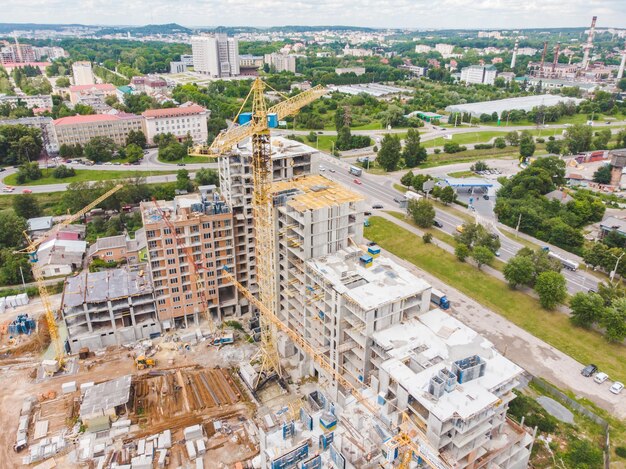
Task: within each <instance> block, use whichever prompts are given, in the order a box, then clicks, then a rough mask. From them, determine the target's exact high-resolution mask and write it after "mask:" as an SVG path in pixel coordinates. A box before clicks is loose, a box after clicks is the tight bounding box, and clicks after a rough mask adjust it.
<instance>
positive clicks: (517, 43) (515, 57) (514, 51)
mask: <svg viewBox="0 0 626 469" xmlns="http://www.w3.org/2000/svg"><path fill="white" fill-rule="evenodd" d="M518 46H519V40H517V39H515V47H513V58H512V59H511V68H515V60H516V59H517V48H518Z"/></svg>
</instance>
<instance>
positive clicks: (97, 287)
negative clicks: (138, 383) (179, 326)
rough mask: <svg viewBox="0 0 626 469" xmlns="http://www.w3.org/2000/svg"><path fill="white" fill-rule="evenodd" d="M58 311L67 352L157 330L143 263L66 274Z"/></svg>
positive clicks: (136, 337)
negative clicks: (140, 264)
mask: <svg viewBox="0 0 626 469" xmlns="http://www.w3.org/2000/svg"><path fill="white" fill-rule="evenodd" d="M61 310H62V314H63V321H64V323H65V326H66V327H67V332H68V339H67V342H68V344H69V348H70V350H71V353H78V351H79V350H80V349H81V348H82V347H88V348H89V349H91V350H98V349H101V348H104V347H107V346H109V345H124V344H128V343H133V342H136V341H137V340H141V339H148V338H150V336H151V335H153V334H158V333H159V332H161V327H160V325H159V321H158V319H157V313H156V306H155V299H154V290H153V287H152V281H151V279H150V272H149V271H147V270H146V266H145V265H142V266H133V267H132V268H129V267H126V268H121V269H109V270H104V271H102V272H88V271H85V272H83V273H81V274H79V275H76V276H74V277H68V278H67V279H66V280H65V286H64V289H63V297H62V300H61Z"/></svg>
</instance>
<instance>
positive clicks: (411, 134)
mask: <svg viewBox="0 0 626 469" xmlns="http://www.w3.org/2000/svg"><path fill="white" fill-rule="evenodd" d="M427 157H428V153H427V152H426V148H423V147H422V145H421V144H420V134H419V132H418V131H417V130H415V129H409V130H408V131H407V134H406V139H405V140H404V148H403V149H402V158H404V164H406V165H407V166H408V167H409V168H414V167H415V166H417V165H419V164H420V163H422V162H424V161H426V158H427Z"/></svg>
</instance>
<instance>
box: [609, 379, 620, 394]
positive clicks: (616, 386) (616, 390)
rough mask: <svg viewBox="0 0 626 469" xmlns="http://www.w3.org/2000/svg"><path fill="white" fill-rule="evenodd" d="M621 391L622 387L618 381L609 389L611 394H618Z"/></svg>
mask: <svg viewBox="0 0 626 469" xmlns="http://www.w3.org/2000/svg"><path fill="white" fill-rule="evenodd" d="M622 389H624V385H623V384H622V383H620V382H619V381H615V382H614V383H613V385H612V386H611V387H610V388H609V391H611V392H612V393H613V394H619V393H620V392H622Z"/></svg>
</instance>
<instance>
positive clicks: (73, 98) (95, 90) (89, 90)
mask: <svg viewBox="0 0 626 469" xmlns="http://www.w3.org/2000/svg"><path fill="white" fill-rule="evenodd" d="M116 94H117V88H116V87H115V86H113V85H111V84H110V83H99V84H96V85H72V86H70V102H72V103H73V104H76V103H77V102H78V101H79V100H80V98H83V97H87V96H89V97H99V98H100V99H101V100H102V101H104V98H106V97H107V96H116Z"/></svg>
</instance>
